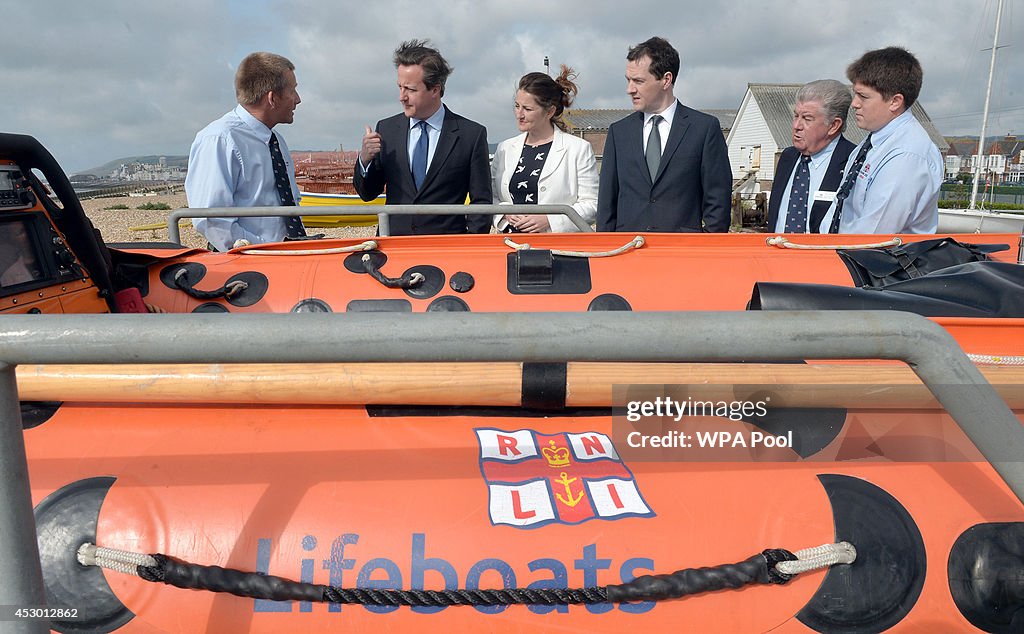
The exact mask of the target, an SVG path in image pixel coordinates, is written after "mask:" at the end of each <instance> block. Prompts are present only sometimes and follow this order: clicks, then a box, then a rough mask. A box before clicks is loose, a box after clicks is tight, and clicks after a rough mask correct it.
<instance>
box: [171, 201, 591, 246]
mask: <svg viewBox="0 0 1024 634" xmlns="http://www.w3.org/2000/svg"><path fill="white" fill-rule="evenodd" d="M511 211H520V212H521V213H530V214H539V215H545V216H558V215H561V216H565V217H566V218H568V219H569V220H570V221H572V223H573V225H575V226H576V228H577V229H579V230H580V231H581V232H593V231H594V230H593V229H592V228H591V227H590V225H589V224H587V221H585V220H584V219H583V218H582V217H581V216H580V215H579V214H578V213H576V210H575V209H573V208H572V207H570V206H569V205H512V206H509V205H386V206H385V205H334V206H322V207H320V206H318V207H209V208H196V209H191V208H188V207H185V208H182V209H175V210H174V211H172V212H171V213H170V214H168V215H167V239H168V240H169V241H171V242H175V243H177V244H181V229H180V228H179V227H178V221H179V220H181V219H182V218H221V217H234V218H250V217H254V216H258V217H262V216H377V217H378V221H377V228H378V231H379V233H380V235H382V236H388V235H390V233H391V225H390V222H389V220H388V217H389V216H390V215H393V214H409V215H413V216H431V215H432V216H460V215H463V214H473V215H494V214H505V213H509V212H511Z"/></svg>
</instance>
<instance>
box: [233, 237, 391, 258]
mask: <svg viewBox="0 0 1024 634" xmlns="http://www.w3.org/2000/svg"><path fill="white" fill-rule="evenodd" d="M376 248H377V241H376V240H366V241H365V242H361V243H359V244H353V245H351V246H347V247H331V248H329V249H290V250H287V251H283V250H277V249H245V250H244V251H239V252H238V253H241V254H244V255H331V254H333V253H357V252H359V251H371V250H373V249H376Z"/></svg>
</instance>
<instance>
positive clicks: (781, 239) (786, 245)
mask: <svg viewBox="0 0 1024 634" xmlns="http://www.w3.org/2000/svg"><path fill="white" fill-rule="evenodd" d="M766 242H767V243H768V246H770V247H779V248H780V249H807V250H819V251H834V250H837V249H847V250H855V249H881V248H882V247H898V246H899V245H901V244H903V240H901V239H899V238H897V237H893V238H892V239H891V240H886V241H885V242H874V243H872V244H799V243H797V242H790V241H789V240H788V239H787V238H786V237H785V236H773V237H771V238H768V240H766Z"/></svg>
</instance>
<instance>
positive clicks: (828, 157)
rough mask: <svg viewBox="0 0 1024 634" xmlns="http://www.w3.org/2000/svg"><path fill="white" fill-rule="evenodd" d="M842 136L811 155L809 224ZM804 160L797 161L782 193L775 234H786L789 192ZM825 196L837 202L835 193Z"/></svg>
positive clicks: (801, 157)
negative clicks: (812, 210) (819, 191)
mask: <svg viewBox="0 0 1024 634" xmlns="http://www.w3.org/2000/svg"><path fill="white" fill-rule="evenodd" d="M841 137H842V135H839V136H837V137H836V138H834V139H832V142H831V143H829V144H828V145H826V146H825V147H823V148H822V149H820V150H818V152H817V153H816V154H812V155H811V161H810V163H808V164H807V169H808V171H809V172H810V175H811V182H810V189H809V190H808V192H809V195H808V196H807V215H806V216H805V218H806V219H807V222H810V219H811V207H813V206H814V202H815V201H816V200H817V199H816V198H815V196H817V195H819V194H818V190H819V189H821V181H823V180H824V179H825V174H826V173H827V172H828V165H829V163H831V162H832V153H833V152H835V151H836V146H837V145H839V139H840V138H841ZM801 160H803V155H802V154H801V155H800V156H799V157H797V159H796V163H795V164H794V165H793V171H792V172H790V173H789V181H788V182H787V183H786V189H784V190H783V192H782V198H780V199H779V217H778V219H777V220H776V221H775V232H776V233H785V232H786V216H788V215H789V192H791V191H792V190H793V178H794V177H796V170H797V168H799V167H800V161H801ZM823 194H826V195H829V196H830V197H831V200H835V192H827V193H826V192H823ZM803 232H804V233H807V227H806V226H805V227H804V230H803Z"/></svg>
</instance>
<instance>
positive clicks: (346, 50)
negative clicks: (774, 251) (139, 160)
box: [0, 0, 1024, 171]
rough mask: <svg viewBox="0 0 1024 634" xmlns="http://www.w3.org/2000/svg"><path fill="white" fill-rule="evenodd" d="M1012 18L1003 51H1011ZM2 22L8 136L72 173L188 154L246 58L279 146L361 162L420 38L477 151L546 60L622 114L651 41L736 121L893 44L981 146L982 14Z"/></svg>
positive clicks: (687, 9) (694, 11)
mask: <svg viewBox="0 0 1024 634" xmlns="http://www.w3.org/2000/svg"><path fill="white" fill-rule="evenodd" d="M1012 5H1013V3H1008V6H1007V9H1006V11H1005V13H1004V15H1003V28H1002V36H1001V40H1002V42H1004V43H1007V44H1008V43H1011V42H1020V41H1024V32H1022V31H1024V25H1022V24H1020V23H1018V22H1017V21H1015V20H1014V19H1013V18H1014V16H1013V15H1012ZM0 11H2V12H3V14H4V15H5V16H19V18H20V22H18V23H17V24H18V27H17V28H14V29H9V30H8V32H6V33H5V37H4V38H3V40H2V41H0V53H2V55H0V59H3V61H2V62H0V64H2V68H3V77H4V78H5V79H6V80H7V81H8V82H9V85H11V86H16V87H17V90H16V91H15V92H13V93H11V92H9V93H8V96H6V97H5V99H4V100H2V101H0V117H2V119H3V122H4V129H6V130H8V131H12V132H19V133H26V134H32V135H34V136H36V137H38V138H39V139H40V140H41V141H42V142H43V143H44V144H45V145H47V146H48V147H49V148H50V150H51V151H52V152H53V153H54V155H55V156H56V157H57V159H58V160H59V161H61V162H62V164H64V165H65V167H66V168H67V169H69V170H71V171H73V170H76V169H84V168H88V167H92V166H95V165H99V164H102V163H104V162H106V161H107V160H110V159H112V158H115V157H119V156H125V155H131V154H160V153H166V154H184V153H187V151H188V147H189V145H190V143H191V141H192V138H193V137H194V135H195V133H196V131H197V130H199V129H200V128H202V127H203V126H204V125H206V124H207V123H209V122H210V121H212V120H213V119H215V118H217V117H219V116H220V115H221V114H223V113H224V112H226V111H227V110H229V109H230V108H231V107H233V105H234V93H233V89H232V81H233V76H234V69H235V65H236V64H237V63H238V61H239V60H240V59H241V58H242V57H244V55H245V54H247V53H249V52H251V51H254V50H272V51H274V52H277V53H281V54H283V55H285V56H287V57H289V58H290V59H292V61H293V62H295V64H296V66H297V69H296V70H297V72H296V74H297V76H298V80H299V92H300V94H301V95H302V99H303V102H302V104H301V105H300V106H299V108H298V110H297V112H296V119H295V123H294V124H293V125H291V126H288V127H285V128H284V129H283V130H282V133H283V134H284V135H285V136H286V137H287V138H288V142H289V145H290V146H291V147H292V148H296V149H298V148H302V149H327V148H334V147H337V146H338V145H339V144H344V146H345V147H347V148H351V149H355V148H356V147H358V144H359V141H360V139H361V136H362V131H363V126H364V125H366V124H369V125H372V124H373V123H374V122H375V121H377V120H378V119H380V118H383V117H386V116H389V115H391V114H394V113H397V112H398V111H399V108H398V103H397V91H396V89H395V71H394V68H393V66H392V63H391V55H392V52H393V50H394V48H395V47H396V46H397V45H398V44H399V43H400V42H401V41H403V40H406V39H410V38H414V37H416V38H429V39H430V40H431V41H433V43H434V44H435V45H436V46H438V48H439V49H440V50H441V51H442V53H443V54H444V55H445V56H446V57H447V58H448V60H449V62H450V63H451V64H452V65H453V66H454V67H455V73H454V74H453V75H452V77H451V78H450V80H449V84H448V88H447V94H446V98H445V101H446V103H448V104H449V106H450V107H451V108H452V109H453V110H455V111H456V112H459V113H460V114H463V115H465V116H467V117H470V118H471V119H475V120H477V121H479V122H481V123H483V124H484V125H486V126H487V128H488V137H489V139H490V141H491V142H498V141H500V140H502V139H504V138H507V137H509V136H512V135H513V134H515V133H516V127H515V125H514V122H513V118H512V113H511V101H512V99H513V95H514V87H515V84H516V82H517V81H518V79H519V77H520V76H521V75H523V74H524V73H526V72H530V71H535V70H543V59H544V56H548V57H549V58H550V61H551V68H552V70H553V71H554V70H557V67H558V65H559V64H561V63H566V64H569V65H571V66H573V67H574V68H575V69H576V70H577V71H578V72H579V79H578V84H579V88H580V95H579V98H578V101H577V104H576V105H577V106H578V107H601V108H627V107H629V102H628V100H627V98H626V95H625V91H624V89H625V82H624V80H623V73H624V70H625V54H626V51H627V49H628V48H629V46H630V45H632V44H635V43H637V42H640V41H643V40H645V39H647V38H648V37H650V36H651V35H654V34H658V35H662V36H664V37H666V38H668V39H669V40H670V41H671V42H672V43H673V44H674V45H675V46H676V48H677V49H678V50H679V52H680V55H681V57H682V69H681V72H680V77H679V80H678V83H677V94H678V96H679V97H680V98H681V99H682V100H683V101H684V102H685V103H686V104H687V105H690V106H693V107H697V108H737V107H738V106H739V102H740V100H741V99H742V97H743V93H744V90H745V89H746V85H747V83H748V82H792V83H799V82H804V81H809V80H811V79H817V78H821V77H834V78H837V79H844V78H845V69H846V66H847V65H848V64H849V63H850V62H851V61H852V60H853V59H855V58H856V57H858V56H859V55H860V54H861V53H863V52H864V51H865V50H869V49H871V48H877V47H880V46H887V45H892V44H896V45H901V46H905V47H907V48H908V49H910V50H911V51H912V52H914V53H915V54H916V55H917V56H918V57H919V59H920V60H921V62H922V65H923V66H924V69H925V85H924V89H923V91H922V94H921V102H922V104H923V105H924V106H925V108H926V109H927V111H928V112H929V114H930V115H931V116H932V117H933V118H934V119H935V121H936V123H937V124H938V127H939V129H940V130H941V131H942V132H944V133H946V134H960V133H970V134H977V129H978V128H979V127H980V118H981V117H980V114H978V113H980V111H981V109H982V106H983V102H984V90H985V81H986V79H987V74H988V56H989V53H988V52H986V51H983V50H982V49H985V48H988V47H990V46H991V37H992V27H993V24H994V21H995V3H994V2H993V1H992V0H988V1H987V2H985V3H981V2H973V3H972V2H961V3H932V2H925V1H914V0H912V1H909V2H903V3H900V4H894V3H891V2H887V1H882V0H861V1H860V2H857V3H827V4H825V3H820V2H815V1H813V0H764V1H763V2H760V3H737V2H706V1H704V2H693V1H688V2H668V1H667V0H633V1H631V2H628V3H623V2H622V1H621V0H617V1H615V2H611V1H608V0H597V1H595V2H590V3H583V2H562V3H550V2H541V1H539V0H520V1H519V2H515V3H510V2H506V1H504V0H502V1H498V0H478V1H475V2H469V1H467V0H456V1H454V2H448V3H438V2H433V3H424V2H421V1H419V0H415V1H414V0H380V1H378V2H363V3H359V2H344V3H338V2H327V1H325V0H297V1H295V2H281V1H278V0H227V1H226V2H217V3H210V2H206V1H205V0H176V1H175V2H169V3H151V2H137V1H134V2H128V1H124V0H96V1H93V2H77V3H52V2H33V3H21V2H14V0H0ZM650 25H655V26H650ZM999 54H1000V56H1001V61H1000V65H999V71H998V73H997V77H996V82H995V84H994V90H993V110H994V112H993V115H992V118H991V124H990V133H993V134H995V133H1005V132H1009V131H1019V132H1022V133H1024V99H1022V89H1021V88H1020V86H1022V85H1024V64H1022V63H1021V55H1022V54H1024V53H1022V51H1021V50H1019V49H1017V48H1015V47H1010V48H1006V49H1002V50H1001V51H1000V53H999ZM12 94H13V95H15V96H10V95H12ZM972 113H973V114H972Z"/></svg>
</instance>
